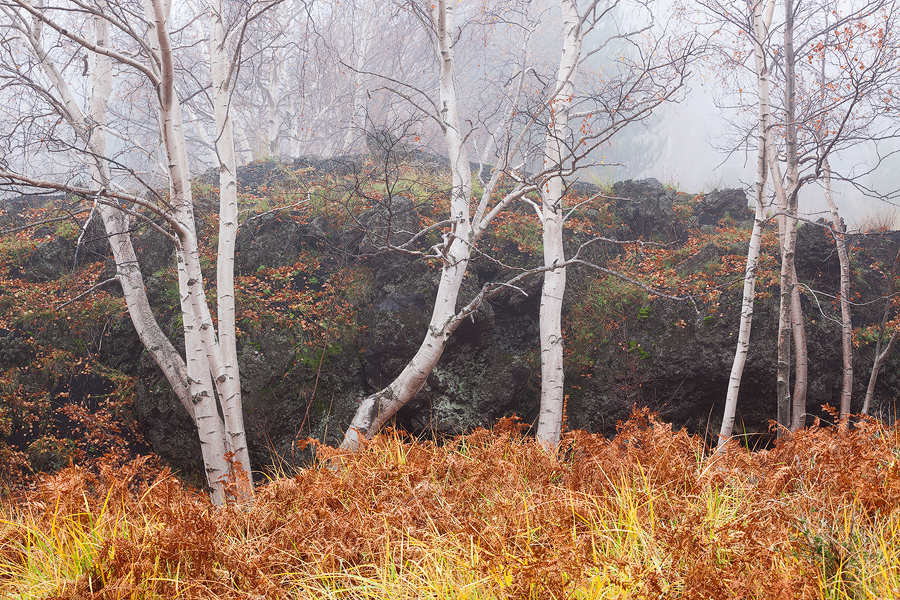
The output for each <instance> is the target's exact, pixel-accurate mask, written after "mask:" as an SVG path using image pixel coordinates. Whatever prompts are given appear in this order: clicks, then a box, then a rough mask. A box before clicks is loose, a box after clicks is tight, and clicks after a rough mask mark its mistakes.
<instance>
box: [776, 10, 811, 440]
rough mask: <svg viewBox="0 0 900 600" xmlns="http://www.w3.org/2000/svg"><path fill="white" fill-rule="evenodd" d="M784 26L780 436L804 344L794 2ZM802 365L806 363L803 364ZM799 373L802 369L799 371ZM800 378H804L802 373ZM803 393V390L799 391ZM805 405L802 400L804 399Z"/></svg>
mask: <svg viewBox="0 0 900 600" xmlns="http://www.w3.org/2000/svg"><path fill="white" fill-rule="evenodd" d="M784 10H785V26H784V73H785V75H784V77H785V91H784V104H785V123H784V129H785V154H786V158H787V166H786V171H785V180H784V183H783V184H782V181H781V174H780V169H778V166H777V163H778V161H777V154H776V153H775V152H774V141H773V140H772V139H771V133H770V148H769V151H768V152H767V154H769V161H770V170H771V172H772V176H773V177H772V179H773V183H774V185H775V189H776V194H777V195H778V199H779V206H780V209H781V211H782V212H783V213H785V214H784V216H782V217H781V218H780V219H779V221H778V225H779V229H780V231H779V235H780V238H781V294H780V307H779V311H778V376H777V382H778V385H777V390H778V423H779V424H780V425H781V426H782V427H781V428H780V429H779V430H778V434H779V436H781V435H783V434H784V433H785V432H786V431H788V430H790V428H791V427H792V426H793V425H794V421H793V419H792V415H791V412H792V409H793V408H794V407H793V403H792V401H791V388H790V377H791V356H790V353H791V336H792V335H794V341H795V344H797V345H800V344H805V342H804V340H803V337H802V336H801V335H799V334H800V332H799V331H798V330H796V329H795V324H799V325H800V326H802V324H801V323H800V321H799V320H798V319H800V318H802V316H801V315H800V314H797V315H796V316H795V314H794V312H795V309H794V306H796V310H799V308H800V307H799V301H798V302H796V304H795V296H794V289H795V288H796V274H795V267H794V252H795V249H796V245H797V196H798V192H799V171H798V168H799V164H798V157H797V125H796V122H795V118H794V112H795V83H796V82H795V64H794V61H795V60H796V57H795V55H794V41H793V38H794V3H793V0H785V7H784ZM798 353H799V354H798V356H801V357H802V356H805V355H806V349H805V347H802V348H800V349H799V350H798ZM804 363H805V360H804ZM801 369H802V367H801ZM801 377H803V379H804V380H805V376H804V375H803V373H802V371H801ZM801 389H802V388H801ZM803 402H804V403H805V398H804V399H803Z"/></svg>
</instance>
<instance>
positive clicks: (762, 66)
mask: <svg viewBox="0 0 900 600" xmlns="http://www.w3.org/2000/svg"><path fill="white" fill-rule="evenodd" d="M750 8H751V11H752V13H751V18H752V24H753V56H754V65H755V69H756V81H757V88H758V91H759V113H758V117H757V118H758V125H757V131H758V134H757V147H756V188H755V197H754V200H755V202H756V207H755V209H756V210H755V213H754V217H753V232H752V233H751V234H750V246H749V247H748V249H747V266H746V268H745V269H744V294H743V300H742V301H741V321H740V326H739V329H738V343H737V349H736V350H735V353H734V362H732V364H731V376H730V378H729V381H728V393H727V395H726V397H725V413H724V415H723V416H722V427H721V429H720V430H719V443H718V448H719V449H721V448H722V447H724V446H725V444H726V443H727V442H728V441H729V440H730V439H731V436H732V433H733V431H734V418H735V414H736V412H737V401H738V395H739V393H740V390H741V377H742V375H743V373H744V365H745V364H746V363H747V354H748V353H749V352H750V330H751V326H752V324H753V302H754V298H755V296H756V270H757V267H758V266H759V254H760V248H761V246H762V233H763V223H764V221H765V218H766V180H767V179H768V169H767V162H766V161H767V159H766V132H767V131H768V126H769V122H770V121H771V109H770V107H769V67H768V64H767V59H766V54H765V47H766V44H767V40H768V32H767V29H768V27H767V23H766V21H765V18H764V16H763V11H762V2H761V1H759V2H754V3H753V4H752V6H751V7H750Z"/></svg>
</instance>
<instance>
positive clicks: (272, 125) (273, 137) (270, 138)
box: [266, 48, 284, 158]
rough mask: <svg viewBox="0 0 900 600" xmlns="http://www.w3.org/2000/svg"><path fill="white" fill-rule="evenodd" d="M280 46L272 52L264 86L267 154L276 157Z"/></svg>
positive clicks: (277, 151)
mask: <svg viewBox="0 0 900 600" xmlns="http://www.w3.org/2000/svg"><path fill="white" fill-rule="evenodd" d="M283 55H284V53H283V52H282V50H281V48H276V49H275V51H274V52H273V53H272V65H271V66H270V68H269V84H268V86H267V87H266V99H267V104H266V106H267V109H268V110H267V113H266V142H267V149H268V151H269V156H271V157H275V158H277V157H278V155H279V148H278V133H279V129H280V127H279V126H280V125H281V122H280V119H279V114H278V113H279V110H278V109H279V106H278V104H279V100H280V97H281V79H282V78H281V62H282V61H283V60H284V58H283Z"/></svg>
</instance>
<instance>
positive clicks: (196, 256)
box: [145, 0, 231, 502]
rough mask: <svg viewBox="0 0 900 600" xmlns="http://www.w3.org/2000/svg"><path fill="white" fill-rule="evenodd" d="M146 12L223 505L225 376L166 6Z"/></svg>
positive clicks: (191, 331)
mask: <svg viewBox="0 0 900 600" xmlns="http://www.w3.org/2000/svg"><path fill="white" fill-rule="evenodd" d="M145 10H146V12H147V13H148V17H149V18H148V20H149V21H150V22H151V24H152V27H151V30H150V31H151V45H152V46H153V47H154V49H155V50H156V51H157V57H158V59H159V78H160V84H159V86H158V87H157V97H158V107H159V114H160V126H161V130H162V138H163V147H164V150H165V152H166V158H167V165H168V175H169V186H170V196H171V197H170V200H169V201H170V204H171V206H172V217H173V218H174V220H175V221H176V222H177V223H178V224H179V227H178V230H177V232H176V235H177V237H178V242H179V243H178V246H177V248H176V258H177V262H178V288H179V293H180V297H181V311H182V318H183V322H184V337H185V353H186V362H187V368H188V377H189V381H190V384H191V397H192V399H193V401H194V415H195V419H196V422H197V428H198V431H199V432H200V443H201V447H202V448H204V457H207V456H209V457H211V459H210V461H209V462H207V464H206V471H207V480H208V481H209V484H210V488H211V489H212V490H213V500H214V501H218V502H221V501H222V497H221V492H219V490H221V489H222V488H221V486H222V483H223V482H224V481H225V480H226V478H227V476H228V474H229V473H230V471H231V469H230V465H229V464H228V461H227V460H226V458H225V453H226V452H227V451H228V448H229V444H228V443H227V440H226V432H225V427H224V424H223V422H222V419H221V418H220V417H219V413H218V408H217V403H216V398H215V392H214V388H213V377H215V379H216V383H219V384H221V383H224V382H226V381H227V376H226V375H225V374H224V370H223V361H222V359H221V355H220V354H219V348H218V343H217V340H216V339H215V328H214V327H213V324H212V318H211V316H210V313H209V307H208V306H207V303H206V295H205V293H204V285H203V275H202V272H201V269H200V250H199V246H198V245H197V239H196V233H195V232H196V231H197V229H196V225H195V222H194V210H193V200H192V197H191V186H190V180H189V171H188V161H187V153H186V144H185V139H184V123H183V120H182V115H181V104H180V102H179V100H178V97H177V94H176V91H175V65H174V60H173V56H172V46H171V41H170V39H169V31H168V14H169V4H168V3H167V2H166V1H165V0H145ZM225 392H227V388H222V389H220V393H221V394H223V395H224V393H225ZM206 446H208V447H206Z"/></svg>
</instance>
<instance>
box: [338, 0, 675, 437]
mask: <svg viewBox="0 0 900 600" xmlns="http://www.w3.org/2000/svg"><path fill="white" fill-rule="evenodd" d="M563 4H564V8H565V9H566V10H564V11H563V15H564V18H565V23H566V32H567V34H566V35H567V37H566V42H565V46H566V50H565V51H564V53H563V58H562V60H561V62H560V63H559V66H558V68H557V76H556V77H555V78H554V79H553V80H552V81H554V83H553V84H551V85H550V86H546V85H544V84H543V83H541V84H540V88H539V89H540V90H541V94H540V95H539V96H537V97H533V98H530V101H531V104H530V105H528V106H526V105H525V103H524V100H525V96H524V95H523V92H522V90H523V87H525V86H524V84H525V81H526V77H532V73H533V72H536V71H535V67H533V66H530V65H529V64H528V62H525V61H526V60H527V57H528V56H529V52H527V51H522V52H519V53H518V54H517V56H518V57H519V58H518V59H517V61H519V62H517V69H516V74H515V76H514V77H513V78H511V79H510V83H512V82H515V83H516V86H517V87H516V91H515V92H512V93H508V95H507V96H506V99H505V100H504V106H505V108H504V109H503V111H502V112H501V111H497V110H495V111H494V112H495V113H500V114H502V115H503V117H502V119H500V120H499V121H498V122H496V123H495V125H494V126H493V127H491V128H490V130H491V131H492V132H493V133H492V134H491V136H490V137H489V138H488V140H487V142H486V143H485V144H484V146H483V148H484V150H483V152H482V155H481V159H480V160H481V162H482V163H483V162H484V160H485V157H487V156H490V154H488V152H497V163H496V164H495V166H494V168H493V171H492V174H491V177H490V179H489V181H485V182H483V184H484V187H483V189H484V192H483V193H482V194H481V197H480V198H479V199H477V201H476V199H475V198H474V197H473V194H472V183H471V181H472V173H471V170H470V167H469V164H470V163H469V153H468V149H467V145H466V140H467V139H471V137H472V133H473V132H472V131H469V132H467V133H466V132H465V131H464V130H463V128H462V123H463V120H462V119H461V117H460V114H459V113H460V101H459V97H458V95H457V94H458V91H457V90H458V88H457V86H456V85H455V81H456V75H455V58H454V53H455V51H456V49H457V47H458V42H456V43H454V40H460V39H463V36H462V35H461V34H460V33H455V32H454V29H455V27H456V26H455V13H454V7H453V6H452V5H450V4H449V3H446V2H437V3H435V4H434V5H433V6H431V7H429V5H426V6H425V7H421V6H420V5H412V7H413V9H414V10H415V9H416V8H417V7H418V8H419V10H420V12H419V13H418V14H420V15H421V16H422V18H423V23H424V24H425V25H426V26H427V27H429V28H430V29H431V31H432V32H433V35H434V39H435V46H436V55H437V56H438V57H439V84H438V88H439V93H438V99H437V101H436V102H435V101H431V100H426V99H427V98H428V94H427V93H426V92H425V91H423V90H421V89H420V88H418V87H416V86H413V85H411V84H403V86H402V89H399V90H396V91H397V94H398V95H400V96H402V97H405V98H408V99H410V100H411V101H413V102H421V103H422V104H425V103H426V102H427V103H429V104H430V106H431V107H432V110H433V112H431V113H430V114H431V117H432V119H434V120H435V121H437V123H438V124H439V127H440V130H441V132H442V135H443V138H444V143H445V146H446V148H447V152H448V156H449V159H450V170H451V179H452V183H451V192H450V194H451V196H450V199H451V202H450V214H449V218H448V222H449V223H450V224H451V228H450V230H449V231H446V232H445V237H444V243H443V244H441V245H439V246H437V247H435V248H434V250H435V251H436V255H437V256H440V257H441V261H442V265H443V266H442V270H441V280H440V285H439V288H438V293H437V298H436V302H435V308H434V311H433V313H432V319H431V323H430V325H429V331H428V334H427V335H426V339H425V340H424V342H423V344H422V346H421V347H420V349H419V351H418V352H417V353H416V355H415V356H414V357H413V359H412V361H411V362H410V363H409V364H408V365H407V367H406V368H405V369H404V370H403V372H402V373H401V374H400V376H399V377H398V378H397V379H396V380H395V381H394V382H393V383H392V384H391V385H389V386H388V387H386V388H385V389H384V390H381V391H379V392H378V393H376V394H374V395H372V396H370V397H368V398H366V399H365V400H364V401H363V402H362V404H361V406H360V408H359V410H358V411H357V413H356V416H355V417H354V419H353V421H352V423H351V425H350V428H349V429H348V432H347V434H346V436H345V439H344V443H343V446H344V447H346V448H351V449H355V448H357V447H358V445H359V443H360V440H361V439H362V438H363V437H367V436H371V435H372V434H374V433H375V432H376V431H377V429H378V428H379V427H380V426H381V425H383V424H384V423H385V422H386V421H387V420H388V419H390V418H391V417H392V416H393V415H394V414H396V412H397V410H399V408H400V407H402V406H403V405H404V404H405V403H406V402H408V401H409V400H410V399H411V398H412V397H413V396H414V395H415V394H416V393H417V392H418V391H419V390H420V389H421V388H422V386H423V385H424V384H425V382H426V380H427V377H428V375H429V374H430V373H431V370H432V369H433V367H434V366H435V364H436V363H437V360H438V359H439V358H440V354H441V352H442V351H443V348H444V346H445V344H446V342H447V340H448V339H449V336H450V335H451V334H452V333H453V330H454V329H455V328H456V326H457V325H458V324H459V322H460V321H461V319H462V318H464V317H465V316H466V315H468V314H470V313H471V312H472V311H473V310H474V309H476V308H477V306H478V304H479V303H480V302H482V301H484V299H485V298H486V297H489V296H490V295H491V294H494V293H497V292H498V291H499V290H502V289H504V288H507V289H515V288H511V287H510V286H513V285H515V283H516V282H518V281H521V280H522V279H524V278H526V277H532V276H537V275H540V274H543V275H544V276H545V277H546V278H547V279H546V281H549V282H550V283H549V284H545V290H546V292H545V298H544V299H542V306H543V308H542V312H541V317H540V318H541V322H542V334H541V336H542V338H544V339H545V340H550V341H551V343H549V344H544V343H542V363H543V364H545V365H546V366H547V368H546V370H545V372H546V373H547V375H546V376H545V377H544V379H543V381H544V382H546V385H547V389H548V390H551V391H550V392H548V394H547V396H546V397H547V398H548V400H546V401H545V400H544V395H543V394H542V417H541V423H542V424H540V425H539V433H538V436H539V438H541V439H542V441H543V442H544V443H545V444H546V445H547V446H548V447H549V446H552V445H555V442H553V441H552V439H551V438H553V437H554V436H555V439H557V440H558V436H559V430H560V423H561V414H562V402H563V395H562V384H563V378H562V371H561V368H562V339H561V327H560V307H561V301H562V298H563V291H564V287H565V268H566V267H567V266H568V265H569V264H575V263H576V262H578V261H581V262H584V261H583V259H581V258H580V257H579V256H578V255H577V254H576V255H575V256H573V257H572V258H570V259H569V260H567V259H566V258H565V256H564V253H563V252H562V235H563V222H564V218H565V216H566V212H565V211H566V209H565V208H564V204H563V201H564V200H563V199H564V194H563V191H564V189H565V187H564V182H563V178H565V177H572V176H573V175H574V173H575V172H576V171H577V170H578V169H579V168H580V166H581V164H585V163H588V162H589V159H588V157H589V156H590V155H591V153H592V152H593V151H594V150H596V149H597V148H598V147H600V146H602V145H603V144H604V143H608V142H609V140H610V139H611V137H612V136H613V135H614V134H615V133H616V132H618V131H619V130H621V129H622V128H623V127H624V126H625V125H627V124H628V123H633V122H637V121H640V120H641V119H643V118H646V117H647V116H649V114H650V113H651V111H652V109H653V108H654V107H655V106H657V105H659V104H660V103H661V102H664V101H666V100H668V99H670V98H671V96H672V94H674V93H675V91H676V90H677V89H678V88H679V87H680V85H682V84H683V81H684V76H685V75H686V69H685V66H686V60H687V57H688V56H689V55H690V51H688V50H686V49H690V48H691V45H690V44H686V45H685V46H683V47H680V48H675V47H674V46H666V47H664V49H665V50H666V51H670V50H672V51H675V52H674V53H673V54H669V55H667V58H666V59H665V60H658V61H654V60H650V59H648V57H647V56H641V59H642V60H641V61H636V62H635V63H630V64H627V65H625V64H624V63H623V67H622V70H621V71H620V72H619V73H618V74H617V76H610V77H608V78H606V79H605V80H603V81H602V82H600V83H599V84H598V83H597V82H593V84H595V85H592V89H593V91H594V93H595V94H596V95H595V96H593V97H591V98H590V100H589V101H588V100H585V97H581V98H579V99H578V103H579V109H580V110H581V112H578V113H576V118H578V119H580V120H582V121H583V130H584V135H580V136H579V138H578V140H577V142H573V139H572V136H571V132H570V131H569V118H570V116H569V111H570V110H571V108H572V104H573V99H574V96H573V95H572V94H573V92H572V90H573V87H572V86H573V85H574V75H575V72H576V69H577V66H578V65H579V64H581V63H583V62H584V61H585V59H587V58H588V57H590V56H591V55H593V54H595V53H596V52H599V51H600V50H602V49H603V48H604V47H605V45H606V42H608V41H611V40H613V39H627V38H629V37H631V36H637V35H638V34H639V33H641V32H642V30H643V29H642V28H640V27H639V28H637V29H635V30H634V31H632V32H631V33H625V32H623V31H620V30H616V31H615V33H613V34H611V35H609V36H607V38H606V40H605V41H601V42H599V43H598V44H596V46H595V47H594V48H593V49H592V50H591V51H590V52H588V53H583V52H582V51H581V45H582V43H583V40H584V38H585V35H586V34H588V33H590V32H591V31H593V30H594V29H595V26H596V25H598V24H601V23H604V19H610V17H611V15H612V14H614V9H615V6H614V5H613V6H603V7H602V8H601V7H600V5H599V4H598V3H589V5H586V6H585V7H582V9H583V12H581V13H578V12H577V9H576V8H575V5H574V4H573V3H563ZM566 11H569V12H566ZM506 19H507V20H508V19H509V17H508V16H507V17H506ZM496 21H501V22H503V21H504V17H496V18H495V20H494V21H493V22H496ZM527 23H532V25H530V27H531V28H532V30H533V28H534V27H535V26H536V23H535V22H534V21H527V19H526V21H523V25H522V27H523V28H524V29H523V31H526V35H525V36H524V37H523V39H522V42H527V41H528V35H527V31H528V30H529V29H528V27H529V26H526V24H527ZM524 48H526V49H527V46H524ZM676 50H677V51H676ZM654 56H655V54H654ZM530 81H531V80H530ZM534 81H535V82H538V83H539V82H542V81H545V80H544V79H542V78H541V77H537V76H535V80H534ZM389 83H392V84H394V85H397V83H398V82H397V81H396V80H390V81H389ZM387 85H388V84H385V87H387ZM585 96H586V95H585ZM601 97H602V99H601ZM600 102H603V103H604V106H603V108H602V109H597V108H596V103H600ZM466 122H471V121H470V120H466ZM535 138H540V139H541V140H543V146H542V147H540V148H536V147H535V146H531V145H529V142H530V141H531V140H534V139H535ZM535 150H536V152H535ZM535 154H537V156H540V157H542V158H541V161H542V162H541V166H540V167H539V169H538V170H537V172H534V173H527V172H526V171H525V170H524V167H525V165H526V164H527V163H528V156H529V155H531V156H534V155H535ZM519 161H521V162H519ZM517 163H518V164H517ZM504 176H505V177H506V178H507V180H509V181H512V182H514V183H515V185H514V187H513V188H512V190H510V191H509V192H507V193H506V194H504V195H499V194H498V197H497V198H493V195H494V194H496V192H497V190H498V182H499V181H500V178H501V177H504ZM478 177H479V178H480V177H481V175H480V171H479V175H478ZM535 191H539V193H540V197H541V205H540V206H539V205H538V204H537V203H535V202H534V201H533V200H531V199H530V198H528V197H527V194H529V193H531V192H535ZM518 199H521V200H523V201H526V202H529V203H531V204H532V206H535V207H536V210H537V212H538V214H539V218H540V219H541V220H542V222H543V227H544V247H545V253H546V255H545V258H544V264H543V265H542V266H536V267H535V268H532V269H527V270H526V271H524V272H521V273H519V274H518V275H516V276H515V277H513V278H512V279H510V280H508V281H506V282H497V283H489V284H486V285H485V286H484V287H483V289H482V290H481V292H480V293H479V294H477V295H476V297H475V298H474V299H473V300H472V301H471V302H469V303H468V304H465V305H464V306H463V307H462V308H460V309H457V308H456V304H457V303H458V296H459V289H460V285H461V283H462V278H463V276H464V274H465V270H466V267H467V265H468V262H469V261H470V259H471V256H472V252H475V251H478V252H479V253H482V252H483V249H478V241H479V239H480V238H481V237H482V235H483V234H484V232H485V231H487V229H488V228H489V226H490V225H491V222H492V221H493V219H494V218H495V217H496V216H497V215H498V214H500V212H501V211H503V210H505V209H506V207H507V206H509V205H510V203H512V202H513V201H516V200H518ZM548 222H549V224H548ZM548 249H549V251H548ZM552 323H556V324H557V327H556V331H557V333H553V328H552V327H551V326H550V325H551V324H552ZM544 348H546V352H545V351H544ZM554 361H556V362H554ZM553 365H558V369H554V366H553ZM551 397H552V398H554V400H552V401H551V400H550V398H551ZM552 402H556V405H555V406H551V404H552ZM545 408H546V409H545ZM545 413H546V415H549V416H546V417H545V416H544V414H545ZM554 432H555V433H554ZM548 436H549V437H548Z"/></svg>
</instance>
